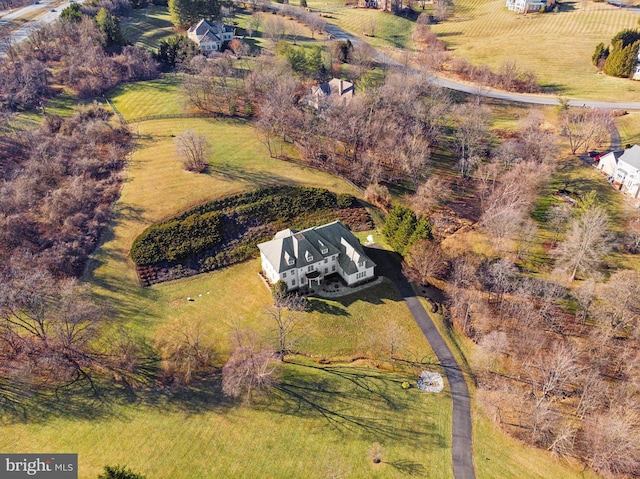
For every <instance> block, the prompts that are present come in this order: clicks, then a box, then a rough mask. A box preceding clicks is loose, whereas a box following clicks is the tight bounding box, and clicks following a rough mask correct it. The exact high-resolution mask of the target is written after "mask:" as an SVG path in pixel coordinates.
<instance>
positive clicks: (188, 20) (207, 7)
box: [169, 0, 220, 28]
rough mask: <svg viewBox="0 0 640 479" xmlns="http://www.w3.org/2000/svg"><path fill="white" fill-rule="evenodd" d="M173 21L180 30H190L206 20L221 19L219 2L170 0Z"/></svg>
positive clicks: (214, 0)
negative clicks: (192, 26)
mask: <svg viewBox="0 0 640 479" xmlns="http://www.w3.org/2000/svg"><path fill="white" fill-rule="evenodd" d="M169 14H170V15H171V21H172V22H173V24H174V25H175V26H176V27H178V28H188V27H190V26H191V25H194V24H196V23H198V22H199V21H200V20H202V19H203V18H204V19H205V20H217V19H218V18H220V1H219V0H169Z"/></svg>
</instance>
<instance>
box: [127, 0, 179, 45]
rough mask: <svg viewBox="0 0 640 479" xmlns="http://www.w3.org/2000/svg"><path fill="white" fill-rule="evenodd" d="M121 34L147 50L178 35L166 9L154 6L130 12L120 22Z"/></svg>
mask: <svg viewBox="0 0 640 479" xmlns="http://www.w3.org/2000/svg"><path fill="white" fill-rule="evenodd" d="M122 32H123V33H124V36H125V38H126V39H127V40H128V41H130V42H131V43H133V44H134V45H139V46H142V47H146V48H149V49H156V48H158V45H159V44H160V41H161V40H163V39H164V38H167V37H170V36H171V35H175V34H176V33H178V32H177V30H176V29H175V28H174V26H173V23H171V18H170V16H169V10H168V8H167V7H163V6H155V5H150V6H148V7H145V8H137V9H133V10H131V12H130V13H129V16H128V17H127V18H125V19H124V20H123V22H122Z"/></svg>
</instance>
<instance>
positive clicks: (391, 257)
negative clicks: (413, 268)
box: [366, 247, 475, 479]
mask: <svg viewBox="0 0 640 479" xmlns="http://www.w3.org/2000/svg"><path fill="white" fill-rule="evenodd" d="M366 252H367V255H368V256H369V257H370V258H371V259H372V260H373V261H374V262H375V263H376V264H377V270H378V274H380V275H383V276H386V277H387V278H389V279H390V280H391V281H393V283H394V284H395V285H396V287H397V288H398V291H400V294H401V295H402V298H403V299H404V302H405V304H406V305H407V308H409V311H410V312H411V315H412V316H413V318H414V319H415V321H416V323H417V324H418V326H419V327H420V329H421V330H422V333H423V334H424V336H425V338H427V341H428V342H429V344H430V345H431V349H433V351H434V352H435V354H436V356H437V357H438V362H439V363H440V365H441V366H442V367H443V368H444V372H445V374H446V376H447V381H448V382H449V389H450V390H451V398H452V400H453V425H452V437H451V448H452V452H451V455H452V462H453V476H454V478H455V479H475V471H474V466H473V449H472V437H473V436H472V426H471V399H470V397H469V388H468V387H467V383H466V381H465V379H464V375H463V374H462V370H461V369H460V366H459V365H458V363H457V361H456V359H455V357H454V356H453V354H452V353H451V350H450V349H449V347H448V346H447V343H445V341H444V339H442V336H441V335H440V333H439V332H438V330H437V329H436V326H435V325H434V324H433V321H432V320H431V318H430V317H429V315H428V314H427V312H426V311H425V309H424V307H423V306H422V302H421V301H420V299H419V298H418V297H417V296H416V294H415V291H414V290H413V288H412V287H411V284H410V283H409V281H408V280H407V278H405V276H404V275H403V274H402V263H401V258H400V256H399V255H398V254H397V253H393V252H391V251H386V250H383V249H380V248H375V247H372V248H367V250H366Z"/></svg>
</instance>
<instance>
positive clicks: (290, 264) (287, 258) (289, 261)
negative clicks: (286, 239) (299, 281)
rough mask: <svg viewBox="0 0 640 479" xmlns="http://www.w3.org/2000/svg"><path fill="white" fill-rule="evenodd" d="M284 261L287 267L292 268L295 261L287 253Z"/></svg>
mask: <svg viewBox="0 0 640 479" xmlns="http://www.w3.org/2000/svg"><path fill="white" fill-rule="evenodd" d="M284 260H285V261H286V262H287V264H288V265H289V266H293V263H295V259H294V258H293V256H291V255H290V254H289V253H285V254H284Z"/></svg>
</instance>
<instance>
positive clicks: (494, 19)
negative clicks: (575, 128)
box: [432, 0, 640, 101]
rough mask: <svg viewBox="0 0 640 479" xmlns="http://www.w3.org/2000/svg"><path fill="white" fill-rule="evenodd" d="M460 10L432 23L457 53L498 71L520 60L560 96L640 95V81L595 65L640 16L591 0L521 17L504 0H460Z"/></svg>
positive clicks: (622, 97) (619, 97)
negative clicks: (597, 54) (599, 51)
mask: <svg viewBox="0 0 640 479" xmlns="http://www.w3.org/2000/svg"><path fill="white" fill-rule="evenodd" d="M456 9H457V13H456V15H455V16H454V17H453V18H452V19H451V20H448V21H446V22H443V23H442V24H438V25H433V26H432V30H433V31H434V32H435V33H437V34H438V36H439V37H440V38H442V39H443V40H444V41H445V42H446V44H447V46H448V48H450V49H451V50H452V51H453V53H454V54H455V55H456V56H459V57H464V58H467V59H468V60H469V61H471V62H472V63H475V64H487V65H489V66H490V67H492V68H494V69H498V68H499V67H500V65H501V64H502V63H503V62H504V61H506V60H516V61H517V62H518V64H519V65H520V66H522V67H524V68H527V69H531V70H533V71H534V72H535V73H536V74H537V75H538V78H539V80H540V81H541V83H542V84H543V85H544V86H545V88H546V89H548V90H550V91H553V92H555V93H557V94H559V95H567V96H574V97H578V98H585V99H598V100H620V101H623V100H629V101H634V100H637V99H638V96H639V95H640V83H638V82H633V81H630V80H625V79H617V78H611V77H607V76H606V75H600V74H598V73H597V70H596V68H595V67H594V66H593V65H592V64H591V55H592V54H593V51H594V49H595V47H596V45H597V44H598V43H600V42H604V43H605V44H608V43H609V41H610V40H611V37H612V36H613V35H615V34H616V33H617V32H618V31H620V30H622V29H624V28H637V26H638V19H639V18H640V17H639V16H638V15H634V14H633V13H631V12H628V11H625V10H621V9H619V8H616V7H613V6H610V5H608V4H606V3H604V2H602V3H594V2H591V1H589V0H580V1H577V0H576V1H572V2H563V4H562V9H561V11H560V12H559V13H558V14H553V13H547V14H535V13H534V14H527V15H516V14H514V13H512V12H509V11H508V10H507V9H506V7H505V5H504V2H503V1H502V0H460V1H459V2H456Z"/></svg>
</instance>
